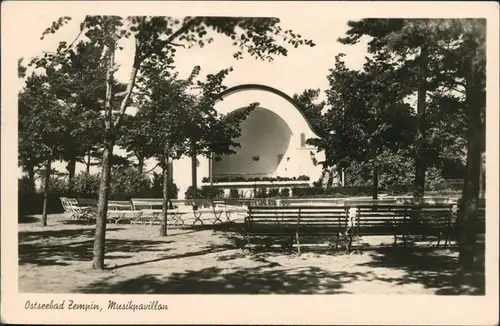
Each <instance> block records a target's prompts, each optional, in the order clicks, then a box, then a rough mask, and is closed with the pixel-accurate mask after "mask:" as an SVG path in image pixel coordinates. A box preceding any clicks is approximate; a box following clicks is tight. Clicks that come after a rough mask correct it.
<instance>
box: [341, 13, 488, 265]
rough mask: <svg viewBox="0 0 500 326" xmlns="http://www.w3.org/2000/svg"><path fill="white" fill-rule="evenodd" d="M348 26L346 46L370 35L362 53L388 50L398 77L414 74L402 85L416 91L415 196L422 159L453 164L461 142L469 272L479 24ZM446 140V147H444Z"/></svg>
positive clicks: (477, 160)
mask: <svg viewBox="0 0 500 326" xmlns="http://www.w3.org/2000/svg"><path fill="white" fill-rule="evenodd" d="M349 25H350V27H351V29H350V30H349V31H348V33H347V34H348V35H347V37H346V38H344V39H342V40H341V41H342V42H344V43H349V44H352V43H355V42H357V41H358V40H359V39H360V38H361V37H362V36H364V35H367V36H370V37H371V40H370V42H369V52H370V53H377V52H380V51H390V52H391V53H393V54H394V55H397V56H399V58H400V60H401V61H402V65H401V72H402V73H403V77H404V76H415V78H407V79H405V83H408V84H407V85H408V87H411V88H414V89H417V100H418V104H417V114H418V117H419V118H418V131H419V133H418V138H417V152H416V160H417V164H416V178H415V185H416V188H415V195H416V196H417V197H419V196H421V195H422V194H423V184H424V181H423V179H424V175H425V173H423V172H422V171H424V170H425V166H424V163H425V162H424V160H428V159H429V158H430V159H431V162H432V160H433V158H434V159H436V158H437V159H438V161H439V158H443V156H452V157H454V159H460V158H461V156H463V146H464V143H466V144H467V151H466V167H465V179H464V189H463V193H462V199H461V203H460V210H459V218H458V228H459V238H460V241H459V246H460V255H459V261H460V265H461V267H462V268H464V269H469V268H472V267H473V265H474V249H475V229H476V228H475V225H476V213H477V205H478V197H479V189H480V181H479V180H480V177H479V176H480V173H481V172H480V171H481V152H482V151H484V144H485V132H484V115H485V80H486V73H485V62H486V60H485V57H486V55H485V20H480V19H430V20H421V19H410V20H403V19H395V20H393V19H365V20H361V21H358V22H350V23H349ZM433 109H434V112H432V111H433ZM424 111H425V114H424ZM444 117H446V119H445V118H444ZM450 121H451V122H450ZM464 127H465V128H464ZM440 129H441V130H440ZM464 129H465V130H466V133H465V134H464V133H463V131H462V130H464ZM453 139H454V144H453V146H451V147H449V148H448V149H446V150H444V148H445V147H447V146H446V143H447V142H450V140H453ZM457 139H458V141H456V140H457ZM426 148H427V149H426ZM433 156H434V157H433Z"/></svg>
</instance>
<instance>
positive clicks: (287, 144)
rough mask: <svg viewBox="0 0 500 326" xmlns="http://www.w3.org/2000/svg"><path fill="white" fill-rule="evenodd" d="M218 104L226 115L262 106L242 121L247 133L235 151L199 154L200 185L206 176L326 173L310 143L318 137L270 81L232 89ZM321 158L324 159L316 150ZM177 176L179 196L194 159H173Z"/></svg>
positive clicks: (314, 175) (314, 177)
mask: <svg viewBox="0 0 500 326" xmlns="http://www.w3.org/2000/svg"><path fill="white" fill-rule="evenodd" d="M221 98H222V100H221V101H219V102H217V103H216V106H215V107H216V109H217V111H218V112H219V113H221V114H231V113H232V112H234V111H236V110H239V109H241V108H244V107H247V106H248V105H250V104H251V103H255V102H258V103H259V105H258V107H257V108H256V109H255V110H254V111H252V113H251V114H250V115H249V117H248V118H247V119H246V120H245V121H244V122H243V123H242V125H241V129H242V135H241V137H239V138H238V139H237V140H236V142H238V143H240V145H241V147H240V148H236V152H237V153H236V154H233V155H229V156H222V157H219V158H217V159H216V160H214V161H213V162H212V169H211V171H210V164H209V161H208V160H207V159H206V158H204V157H198V161H199V165H198V171H197V174H198V186H201V181H202V178H204V177H209V175H210V173H212V175H213V179H214V180H216V179H217V178H218V177H224V176H228V175H232V176H235V175H236V176H247V177H252V176H253V177H264V176H280V177H298V176H300V175H307V176H309V177H310V180H311V182H313V181H317V180H318V178H319V177H320V175H321V166H320V165H317V164H315V163H314V162H313V159H312V158H311V154H310V153H311V152H313V153H315V154H316V148H314V147H311V146H309V145H306V144H305V140H306V139H308V138H318V136H317V135H316V133H315V132H314V131H313V129H312V127H311V125H310V124H309V122H308V121H307V119H306V118H305V116H304V114H303V113H302V111H301V109H300V107H299V106H298V105H297V104H296V103H295V102H294V101H293V99H292V98H290V97H289V96H288V95H286V94H284V93H283V92H281V91H279V90H277V89H274V88H271V87H269V86H265V85H258V84H246V85H239V86H235V87H232V88H229V89H227V90H226V91H224V92H223V93H222V94H221ZM316 159H317V160H318V161H321V160H323V157H322V156H321V155H320V154H316ZM174 180H175V182H176V183H177V185H178V186H179V197H183V196H184V192H185V191H186V189H187V188H188V187H189V185H190V184H191V164H190V158H189V157H185V158H182V159H181V160H178V161H175V162H174Z"/></svg>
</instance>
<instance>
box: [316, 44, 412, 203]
mask: <svg viewBox="0 0 500 326" xmlns="http://www.w3.org/2000/svg"><path fill="white" fill-rule="evenodd" d="M342 56H343V55H339V56H337V57H336V63H335V68H333V69H331V70H330V74H329V75H328V76H327V78H328V80H329V83H330V88H329V89H328V90H327V91H326V93H327V101H328V104H329V106H330V107H329V108H328V110H326V111H325V113H324V115H323V127H322V129H324V130H326V131H334V132H335V133H334V134H329V133H328V134H327V133H325V134H324V135H323V137H322V139H316V140H311V141H310V143H312V144H314V145H316V146H318V148H319V149H320V150H324V151H325V154H326V158H327V162H326V164H327V165H329V166H332V165H334V164H338V163H339V162H350V164H349V165H350V168H351V169H352V168H355V167H358V168H362V169H363V170H365V171H371V173H370V174H371V177H370V179H371V181H372V185H373V197H374V198H377V196H378V188H379V176H380V172H381V168H384V169H382V171H384V170H389V171H390V169H389V168H386V166H387V165H392V166H394V165H395V163H397V161H398V160H399V159H400V158H401V155H407V153H406V152H405V151H401V148H405V147H408V146H409V144H411V140H412V139H413V132H412V128H411V127H412V119H413V116H412V113H411V109H410V107H409V106H408V105H406V104H405V103H404V101H403V100H404V98H405V96H406V94H407V93H406V92H407V91H406V90H405V88H404V87H403V86H402V85H400V84H398V83H396V82H394V79H395V77H396V73H397V70H396V69H395V68H394V65H395V64H394V63H393V62H392V61H391V59H390V58H388V57H387V56H386V55H385V54H384V53H379V54H377V55H376V56H374V58H372V59H368V60H367V62H366V63H365V65H364V70H363V71H355V70H350V69H348V68H347V67H346V66H345V63H344V62H343V60H342ZM357 163H363V164H362V165H358V164H357ZM382 165H384V166H382ZM365 171H357V173H356V174H359V175H360V176H361V175H366V176H367V175H368V174H367V173H366V172H365Z"/></svg>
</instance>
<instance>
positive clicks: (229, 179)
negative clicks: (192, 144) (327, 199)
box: [202, 175, 310, 182]
mask: <svg viewBox="0 0 500 326" xmlns="http://www.w3.org/2000/svg"><path fill="white" fill-rule="evenodd" d="M309 180H310V178H309V176H307V175H300V176H298V177H244V176H234V177H218V178H217V179H216V180H214V182H256V181H271V182H273V181H309ZM202 182H210V178H208V177H203V179H202Z"/></svg>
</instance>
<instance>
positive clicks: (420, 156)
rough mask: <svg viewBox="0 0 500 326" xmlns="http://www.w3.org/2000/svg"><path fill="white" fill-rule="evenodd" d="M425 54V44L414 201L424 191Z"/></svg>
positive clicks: (419, 104)
mask: <svg viewBox="0 0 500 326" xmlns="http://www.w3.org/2000/svg"><path fill="white" fill-rule="evenodd" d="M427 56H428V50H427V47H426V46H425V45H423V46H422V47H421V53H420V59H419V61H420V80H419V85H418V94H417V116H418V118H417V119H418V120H417V141H416V145H417V152H416V157H415V187H414V191H413V197H414V198H415V201H421V200H422V199H423V197H424V191H425V171H426V169H427V164H426V150H425V143H426V136H425V135H426V123H425V107H426V103H425V101H426V95H427Z"/></svg>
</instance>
